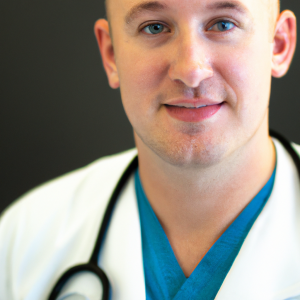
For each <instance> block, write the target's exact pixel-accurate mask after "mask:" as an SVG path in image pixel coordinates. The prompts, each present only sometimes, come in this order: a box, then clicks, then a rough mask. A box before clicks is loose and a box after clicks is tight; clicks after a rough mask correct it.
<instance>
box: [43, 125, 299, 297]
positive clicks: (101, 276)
mask: <svg viewBox="0 0 300 300" xmlns="http://www.w3.org/2000/svg"><path fill="white" fill-rule="evenodd" d="M270 135H271V136H272V137H274V138H276V139H277V140H279V141H280V142H281V144H282V145H283V146H284V148H285V149H286V150H287V151H288V153H289V154H290V155H291V157H292V159H293V161H294V163H295V166H296V168H297V171H298V175H299V178H300V158H299V155H298V154H297V152H296V151H295V150H294V149H293V147H292V146H291V144H290V142H289V141H288V140H287V139H286V138H285V137H283V136H282V135H281V134H279V133H277V132H275V131H273V130H270ZM137 167H138V158H137V156H136V157H135V158H134V159H133V160H132V161H131V162H130V164H129V165H128V167H127V168H126V170H125V171H124V173H123V174H122V176H121V177H120V179H119V181H118V183H117V185H116V187H115V189H114V191H113V193H112V195H111V197H110V200H109V202H108V205H107V208H106V211H105V213H104V217H103V219H102V223H101V226H100V229H99V233H98V237H97V240H96V243H95V246H94V249H93V252H92V255H91V258H90V260H89V262H88V263H86V264H81V265H77V266H74V267H72V268H70V269H68V270H67V271H66V272H65V273H64V274H63V275H62V276H61V277H60V278H59V280H58V281H57V282H56V284H55V286H54V288H53V290H52V292H51V294H50V296H49V298H48V300H64V299H65V300H89V298H87V297H85V296H82V295H80V294H77V293H72V294H69V295H66V296H62V297H60V298H59V299H58V298H57V297H58V296H59V295H60V293H61V291H62V289H63V287H64V286H65V285H66V283H67V282H68V281H69V280H70V279H71V277H73V276H74V275H76V274H78V273H80V272H90V273H93V275H94V276H96V277H97V278H98V280H99V283H100V285H101V286H102V297H101V295H100V296H99V300H109V297H110V284H109V280H108V278H107V276H106V274H105V273H104V271H103V270H102V269H101V268H100V267H99V266H98V264H97V261H98V255H99V253H100V249H101V246H102V244H103V240H104V237H105V233H106V231H107V228H108V226H109V222H110V219H111V216H112V213H113V210H114V207H115V204H116V202H117V199H118V198H119V195H120V193H121V191H122V189H123V187H124V186H125V184H126V182H127V181H128V179H129V177H130V176H131V174H132V173H133V172H134V171H135V170H136V169H137Z"/></svg>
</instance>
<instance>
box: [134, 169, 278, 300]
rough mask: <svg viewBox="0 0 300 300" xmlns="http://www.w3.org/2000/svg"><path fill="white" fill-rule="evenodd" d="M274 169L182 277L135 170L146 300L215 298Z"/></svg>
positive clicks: (264, 199)
mask: <svg viewBox="0 0 300 300" xmlns="http://www.w3.org/2000/svg"><path fill="white" fill-rule="evenodd" d="M275 170H276V167H275V169H274V171H273V174H272V176H271V178H270V179H269V181H268V182H267V183H266V185H265V186H264V187H263V188H262V189H261V191H260V192H259V193H258V194H257V195H256V196H255V197H254V198H253V199H252V200H251V202H250V203H249V204H248V205H247V207H246V208H245V209H244V210H243V211H242V212H241V213H240V215H239V216H238V217H237V218H236V219H235V221H234V222H233V223H232V224H231V225H230V226H229V227H228V228H227V230H226V231H225V232H224V233H223V234H222V235H221V237H220V238H219V239H218V240H217V241H216V242H215V243H214V245H213V246H212V247H211V248H210V250H209V251H208V252H207V253H206V255H205V256H204V257H203V259H202V260H201V261H200V263H199V264H198V265H197V267H196V268H195V269H194V271H193V273H192V274H191V275H190V277H189V278H186V277H185V275H184V273H183V271H182V269H181V267H180V265H179V264H178V262H177V259H176V257H175V254H174V252H173V250H172V248H171V245H170V243H169V241H168V238H167V236H166V234H165V232H164V230H163V228H162V226H161V224H160V222H159V221H158V219H157V217H156V215H155V213H154V211H153V209H152V207H151V205H150V203H149V201H148V199H147V197H146V195H145V193H144V190H143V187H142V184H141V181H140V177H139V172H138V170H137V171H136V172H135V190H136V195H137V201H138V209H139V215H140V224H141V235H142V250H143V265H144V275H145V286H146V299H147V300H169V299H173V300H179V299H181V300H182V299H193V300H197V299H203V300H210V299H215V297H216V295H217V293H218V291H219V289H220V287H221V285H222V283H223V281H224V279H225V277H226V275H227V273H228V271H229V270H230V268H231V266H232V264H233V262H234V260H235V258H236V256H237V254H238V253H239V250H240V248H241V246H242V244H243V242H244V240H245V238H246V236H247V234H248V232H249V231H250V229H251V227H252V225H253V223H254V222H255V220H256V219H257V217H258V215H259V214H260V212H261V211H262V209H263V207H264V205H265V204H266V202H267V200H268V198H269V196H270V194H271V192H272V188H273V184H274V180H275Z"/></svg>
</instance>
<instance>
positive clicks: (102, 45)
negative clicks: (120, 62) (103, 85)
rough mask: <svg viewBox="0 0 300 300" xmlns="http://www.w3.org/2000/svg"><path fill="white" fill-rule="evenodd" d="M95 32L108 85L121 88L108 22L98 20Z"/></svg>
mask: <svg viewBox="0 0 300 300" xmlns="http://www.w3.org/2000/svg"><path fill="white" fill-rule="evenodd" d="M94 32H95V36H96V39H97V42H98V46H99V50H100V53H101V57H102V62H103V66H104V69H105V72H106V75H107V78H108V83H109V85H110V87H111V88H113V89H116V88H118V87H119V86H120V83H119V75H118V71H117V66H116V62H115V55H114V48H113V44H112V39H111V36H110V33H109V25H108V22H107V20H105V19H100V20H98V21H97V22H96V23H95V26H94Z"/></svg>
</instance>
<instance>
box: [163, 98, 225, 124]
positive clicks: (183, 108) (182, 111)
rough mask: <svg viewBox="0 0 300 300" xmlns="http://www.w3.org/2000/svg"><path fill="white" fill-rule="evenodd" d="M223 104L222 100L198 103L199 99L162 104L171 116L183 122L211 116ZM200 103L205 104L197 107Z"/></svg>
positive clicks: (196, 120)
mask: <svg viewBox="0 0 300 300" xmlns="http://www.w3.org/2000/svg"><path fill="white" fill-rule="evenodd" d="M206 103H207V102H206ZM223 104H224V102H221V103H220V102H219V103H216V104H203V102H202V103H199V101H193V102H191V101H186V102H182V101H180V102H177V103H176V104H174V102H173V104H165V105H164V106H165V108H166V110H167V112H168V114H169V115H170V116H171V117H172V118H175V119H177V120H180V121H183V122H193V123H195V122H201V121H203V120H206V119H209V118H211V117H212V116H213V115H215V114H216V113H217V112H218V111H219V110H220V109H221V107H222V105H223ZM192 105H193V106H192ZM202 105H206V106H203V107H200V108H197V107H199V106H202Z"/></svg>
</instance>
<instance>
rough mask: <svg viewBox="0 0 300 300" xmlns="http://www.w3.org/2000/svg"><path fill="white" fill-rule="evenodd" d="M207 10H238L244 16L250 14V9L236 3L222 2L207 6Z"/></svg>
mask: <svg viewBox="0 0 300 300" xmlns="http://www.w3.org/2000/svg"><path fill="white" fill-rule="evenodd" d="M207 8H208V9H209V10H216V9H232V10H236V11H238V12H240V13H242V14H246V13H247V12H248V9H247V8H246V7H245V6H244V5H243V4H242V3H240V2H236V1H234V2H233V1H221V2H215V3H212V4H209V5H207Z"/></svg>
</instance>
